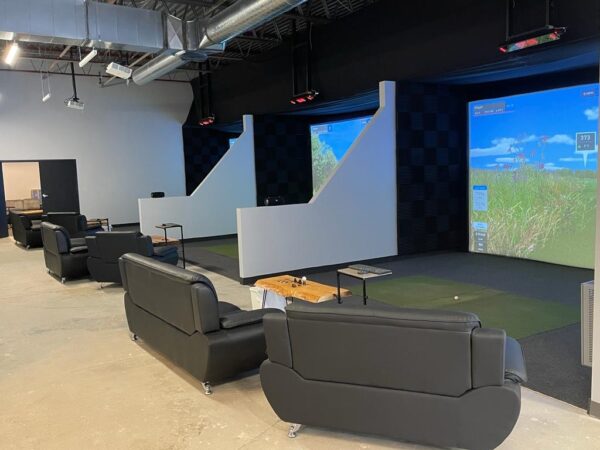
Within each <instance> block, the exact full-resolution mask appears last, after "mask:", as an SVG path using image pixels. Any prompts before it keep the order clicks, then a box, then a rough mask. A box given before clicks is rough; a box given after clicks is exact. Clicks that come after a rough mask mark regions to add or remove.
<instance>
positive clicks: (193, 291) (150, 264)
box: [119, 253, 283, 394]
mask: <svg viewBox="0 0 600 450" xmlns="http://www.w3.org/2000/svg"><path fill="white" fill-rule="evenodd" d="M119 265H120V268H121V279H122V280H123V288H124V289H125V312H126V315H127V323H128V324H129V330H130V331H131V334H132V338H133V339H137V337H138V336H139V337H140V338H142V339H143V340H144V341H145V342H146V343H147V344H148V345H149V346H150V347H152V348H154V349H155V350H157V351H158V352H160V353H162V354H163V355H165V356H166V357H167V358H168V359H170V360H171V361H173V362H174V363H175V364H177V365H178V366H180V367H182V368H184V369H185V370H187V371H188V372H189V373H190V374H192V375H193V376H194V377H196V378H197V379H199V380H200V381H201V382H202V384H203V386H204V389H205V392H206V393H207V394H210V393H211V392H212V391H211V383H216V382H219V381H223V380H225V379H227V378H230V377H233V376H234V375H237V374H239V373H242V372H245V371H248V370H251V369H255V368H257V367H258V366H259V365H260V363H261V362H263V361H264V360H265V359H266V352H265V337H264V332H263V324H262V319H263V315H264V314H266V313H268V312H277V313H279V314H283V313H282V312H280V311H278V310H273V309H263V310H256V311H243V310H240V309H239V308H238V307H237V306H234V305H232V304H230V303H226V302H220V301H219V300H218V297H217V293H216V291H215V288H214V286H213V285H212V283H211V282H210V280H209V279H208V278H206V277H205V276H203V275H201V274H199V273H195V272H191V271H188V270H185V269H181V268H179V267H175V266H172V265H170V264H165V263H161V262H158V261H155V260H154V259H152V258H148V257H146V256H141V255H136V254H132V253H128V254H126V255H123V256H122V257H121V258H120V260H119Z"/></svg>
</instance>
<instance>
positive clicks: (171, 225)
mask: <svg viewBox="0 0 600 450" xmlns="http://www.w3.org/2000/svg"><path fill="white" fill-rule="evenodd" d="M155 228H159V229H161V230H163V231H164V232H165V242H169V238H168V237H167V230H168V229H169V228H179V231H180V232H181V253H182V255H183V268H184V269H185V244H184V242H183V225H180V224H178V223H163V224H160V225H156V226H155Z"/></svg>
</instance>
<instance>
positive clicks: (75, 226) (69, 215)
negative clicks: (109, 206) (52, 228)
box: [43, 212, 104, 238]
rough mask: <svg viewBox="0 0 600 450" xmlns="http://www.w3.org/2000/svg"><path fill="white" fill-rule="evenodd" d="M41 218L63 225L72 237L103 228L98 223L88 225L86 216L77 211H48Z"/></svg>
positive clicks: (94, 232)
mask: <svg viewBox="0 0 600 450" xmlns="http://www.w3.org/2000/svg"><path fill="white" fill-rule="evenodd" d="M43 220H44V222H50V223H53V224H55V225H60V226H61V227H64V228H65V229H66V230H67V231H68V232H69V235H70V236H71V237H72V238H84V237H86V236H91V235H94V234H96V233H97V232H99V231H103V230H104V229H103V228H102V226H101V225H100V224H95V225H93V226H90V227H88V224H87V218H86V217H85V216H84V215H83V214H79V213H78V212H49V213H47V214H45V215H44V216H43Z"/></svg>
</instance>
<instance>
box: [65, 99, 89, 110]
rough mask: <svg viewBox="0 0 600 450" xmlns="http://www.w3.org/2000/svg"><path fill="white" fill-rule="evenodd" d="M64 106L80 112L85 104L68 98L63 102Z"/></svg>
mask: <svg viewBox="0 0 600 450" xmlns="http://www.w3.org/2000/svg"><path fill="white" fill-rule="evenodd" d="M65 105H66V106H67V108H71V109H78V110H80V111H81V110H82V109H83V108H84V107H85V104H84V103H83V102H82V101H81V100H79V99H78V98H68V99H66V100H65Z"/></svg>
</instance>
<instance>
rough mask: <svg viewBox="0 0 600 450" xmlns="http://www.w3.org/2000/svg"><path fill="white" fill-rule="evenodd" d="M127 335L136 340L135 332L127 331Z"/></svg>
mask: <svg viewBox="0 0 600 450" xmlns="http://www.w3.org/2000/svg"><path fill="white" fill-rule="evenodd" d="M129 337H130V338H131V340H132V341H137V339H138V337H137V334H135V333H134V332H132V331H130V332H129Z"/></svg>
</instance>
